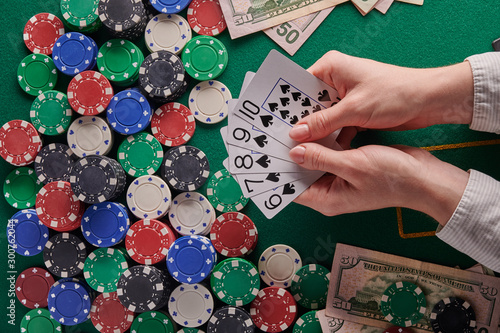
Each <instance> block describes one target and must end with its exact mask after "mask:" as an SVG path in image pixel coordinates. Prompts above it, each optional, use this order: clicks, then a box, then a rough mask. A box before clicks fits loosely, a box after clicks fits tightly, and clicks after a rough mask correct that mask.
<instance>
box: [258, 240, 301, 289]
mask: <svg viewBox="0 0 500 333" xmlns="http://www.w3.org/2000/svg"><path fill="white" fill-rule="evenodd" d="M301 267H302V260H301V259H300V256H299V254H298V253H297V251H295V249H293V248H292V247H290V246H288V245H284V244H276V245H273V246H270V247H268V248H267V249H265V250H264V252H262V254H261V255H260V259H259V272H260V277H261V278H262V281H264V283H265V284H267V285H268V286H271V287H274V286H276V287H282V288H288V287H290V285H291V283H292V279H293V276H294V273H295V272H297V270H298V269H299V268H301Z"/></svg>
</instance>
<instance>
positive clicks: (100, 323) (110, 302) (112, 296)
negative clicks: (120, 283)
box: [90, 292, 134, 333]
mask: <svg viewBox="0 0 500 333" xmlns="http://www.w3.org/2000/svg"><path fill="white" fill-rule="evenodd" d="M90 319H91V320H92V324H94V327H95V328H96V330H98V331H99V332H101V333H124V332H125V331H126V330H128V329H129V328H130V326H131V325H132V322H133V321H134V313H133V312H132V311H130V310H128V309H127V308H125V307H124V306H123V305H122V304H121V303H120V299H119V298H118V294H117V293H116V292H112V293H103V294H100V295H99V296H97V297H96V298H95V300H94V302H93V303H92V307H91V308H90Z"/></svg>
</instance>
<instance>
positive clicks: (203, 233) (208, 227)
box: [200, 209, 217, 236]
mask: <svg viewBox="0 0 500 333" xmlns="http://www.w3.org/2000/svg"><path fill="white" fill-rule="evenodd" d="M212 212H213V213H212V217H211V219H210V225H208V226H207V228H206V229H205V230H203V231H202V232H201V233H200V235H203V236H207V235H208V234H209V233H210V230H211V229H212V225H213V224H214V222H215V220H216V219H217V215H216V214H215V209H212Z"/></svg>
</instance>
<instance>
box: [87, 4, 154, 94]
mask: <svg viewBox="0 0 500 333" xmlns="http://www.w3.org/2000/svg"><path fill="white" fill-rule="evenodd" d="M139 2H140V1H139ZM143 61H144V55H143V54H142V51H141V50H140V49H139V48H138V47H137V46H136V45H135V44H134V43H132V42H131V41H128V40H125V39H111V40H109V41H107V42H106V43H104V44H103V45H102V46H101V48H100V49H99V54H98V56H97V68H98V69H99V71H100V72H101V73H102V74H103V75H104V76H105V77H106V78H107V79H108V80H109V81H111V82H112V83H114V84H117V85H120V86H128V85H131V84H133V83H134V82H135V81H136V80H137V78H138V74H139V67H140V65H141V63H142V62H143Z"/></svg>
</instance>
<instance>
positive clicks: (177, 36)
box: [144, 14, 192, 54]
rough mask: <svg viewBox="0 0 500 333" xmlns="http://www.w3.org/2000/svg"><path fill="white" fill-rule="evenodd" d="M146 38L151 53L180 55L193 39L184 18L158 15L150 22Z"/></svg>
mask: <svg viewBox="0 0 500 333" xmlns="http://www.w3.org/2000/svg"><path fill="white" fill-rule="evenodd" d="M144 37H145V39H146V46H147V48H148V49H149V51H150V52H157V51H169V52H172V53H175V54H179V53H180V52H181V51H182V49H183V48H184V46H185V45H186V43H187V42H188V41H189V40H190V39H191V38H192V33H191V28H190V27H189V24H188V22H187V21H186V19H184V18H183V17H182V16H180V15H175V14H158V15H156V16H155V17H153V18H152V19H151V20H150V21H149V23H148V25H147V26H146V32H145V34H144Z"/></svg>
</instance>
